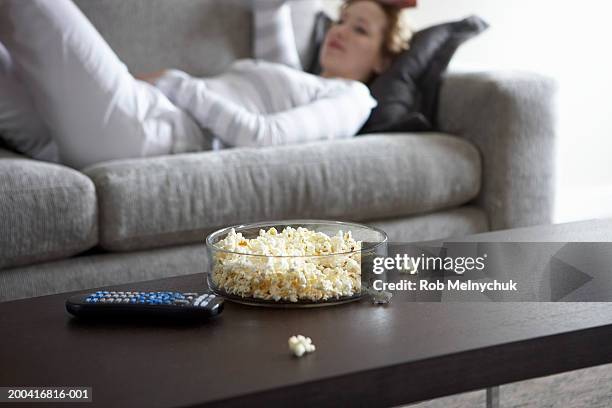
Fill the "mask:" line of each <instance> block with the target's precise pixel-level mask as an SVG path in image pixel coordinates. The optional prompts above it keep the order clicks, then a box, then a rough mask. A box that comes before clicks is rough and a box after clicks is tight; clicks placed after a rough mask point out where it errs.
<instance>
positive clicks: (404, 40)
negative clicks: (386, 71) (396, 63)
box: [340, 0, 412, 59]
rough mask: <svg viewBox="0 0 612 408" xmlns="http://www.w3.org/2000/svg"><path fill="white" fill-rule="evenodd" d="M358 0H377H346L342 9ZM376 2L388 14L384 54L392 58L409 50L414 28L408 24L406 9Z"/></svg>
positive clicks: (383, 45)
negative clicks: (405, 14) (405, 15)
mask: <svg viewBox="0 0 612 408" xmlns="http://www.w3.org/2000/svg"><path fill="white" fill-rule="evenodd" d="M358 1H375V0H345V1H344V3H343V4H342V6H341V8H340V9H341V11H342V10H345V9H346V8H347V7H349V6H350V5H351V4H353V3H357V2H358ZM375 2H376V4H378V5H379V6H380V8H381V9H382V10H383V11H384V12H385V16H387V27H386V30H385V33H384V37H383V43H382V47H383V55H384V56H385V57H389V58H391V59H393V58H395V57H396V56H397V55H398V54H400V53H401V52H402V51H405V50H407V49H408V48H409V47H410V38H411V37H412V30H411V29H410V27H409V26H408V24H407V22H406V19H405V18H404V11H405V9H400V8H398V7H395V6H392V5H389V4H384V3H380V2H377V1H375Z"/></svg>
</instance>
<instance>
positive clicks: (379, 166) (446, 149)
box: [85, 133, 481, 251]
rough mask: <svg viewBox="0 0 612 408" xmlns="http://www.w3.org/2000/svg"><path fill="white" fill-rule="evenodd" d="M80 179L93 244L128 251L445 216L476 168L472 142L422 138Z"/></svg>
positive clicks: (205, 158) (467, 192)
mask: <svg viewBox="0 0 612 408" xmlns="http://www.w3.org/2000/svg"><path fill="white" fill-rule="evenodd" d="M85 173H86V174H87V175H88V176H89V177H90V178H91V179H92V180H93V182H94V184H95V186H96V192H97V195H98V208H99V220H100V221H99V225H100V246H101V247H103V248H104V249H106V250H109V251H129V250H138V249H146V248H153V247H163V246H170V245H179V244H186V243H192V242H200V243H202V244H203V243H204V238H205V237H206V234H207V233H208V232H211V231H212V230H215V229H217V228H222V227H227V226H229V225H233V224H240V223H244V222H255V221H269V220H278V219H292V218H317V219H340V220H353V221H369V220H376V219H387V218H393V217H402V216H409V215H416V214H420V213H426V212H433V211H437V210H440V209H445V208H453V207H456V206H458V205H461V204H464V203H466V202H468V201H470V200H471V199H472V198H474V197H475V196H476V194H478V191H479V189H480V174H481V167H480V156H479V153H478V151H477V150H476V149H475V148H474V147H473V146H472V145H471V144H469V143H467V142H465V141H464V140H462V139H460V138H457V137H454V136H449V135H443V134H435V133H426V134H422V135H410V134H403V135H398V134H393V135H392V134H388V135H384V134H379V135H374V136H364V137H360V138H358V139H349V140H332V141H328V142H324V143H321V142H316V143H304V144H300V145H295V146H280V147H270V148H263V149H262V148H252V149H251V148H249V149H246V148H242V149H226V150H222V151H218V152H214V151H213V152H203V153H195V154H181V155H174V156H161V157H152V158H148V159H131V160H116V161H112V162H106V163H99V164H97V165H94V166H92V167H90V168H88V169H86V170H85ZM202 248H203V247H202Z"/></svg>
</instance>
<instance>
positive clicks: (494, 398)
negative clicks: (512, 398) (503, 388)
mask: <svg viewBox="0 0 612 408" xmlns="http://www.w3.org/2000/svg"><path fill="white" fill-rule="evenodd" d="M487 408H499V386H498V385H496V386H495V387H489V388H487Z"/></svg>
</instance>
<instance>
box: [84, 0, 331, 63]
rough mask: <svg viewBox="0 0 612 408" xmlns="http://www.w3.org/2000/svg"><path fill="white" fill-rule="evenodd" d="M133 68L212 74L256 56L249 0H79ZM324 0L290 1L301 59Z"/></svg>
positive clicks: (306, 57)
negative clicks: (174, 69)
mask: <svg viewBox="0 0 612 408" xmlns="http://www.w3.org/2000/svg"><path fill="white" fill-rule="evenodd" d="M75 3H76V5H77V6H78V7H79V8H80V9H81V11H83V13H84V14H85V15H86V16H87V17H88V18H89V19H90V20H91V22H92V23H93V25H94V26H95V27H96V29H97V30H98V31H99V32H100V34H102V36H103V37H104V39H105V40H106V41H107V42H108V43H109V45H110V46H111V48H112V49H113V50H114V51H115V52H116V53H117V55H118V56H119V58H120V59H121V61H123V62H125V64H126V65H127V66H128V68H129V69H130V71H131V72H133V73H141V72H152V71H157V70H160V69H166V68H177V69H180V70H182V71H186V72H189V73H190V74H192V75H213V74H217V73H219V72H221V71H223V70H224V69H225V68H227V66H228V65H229V64H230V63H231V62H233V61H234V60H236V59H239V58H248V57H251V56H252V44H251V42H252V36H251V11H250V10H251V9H250V7H251V6H250V2H249V1H246V0H223V1H221V0H181V1H168V0H130V1H116V0H75ZM320 8H321V4H320V0H308V1H295V2H294V1H292V2H291V9H292V13H291V14H292V17H293V23H294V24H293V26H294V29H295V38H296V43H297V46H298V50H299V52H300V56H301V57H302V60H303V61H309V60H310V59H311V54H312V51H311V48H312V47H311V46H310V39H311V33H312V28H313V25H314V15H315V14H316V12H317V11H318V10H320ZM228 28H229V29H228Z"/></svg>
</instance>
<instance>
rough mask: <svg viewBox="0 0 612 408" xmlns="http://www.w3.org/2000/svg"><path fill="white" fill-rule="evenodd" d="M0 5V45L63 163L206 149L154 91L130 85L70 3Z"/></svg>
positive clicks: (10, 1) (12, 0)
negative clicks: (10, 58)
mask: <svg viewBox="0 0 612 408" xmlns="http://www.w3.org/2000/svg"><path fill="white" fill-rule="evenodd" d="M0 5H1V6H0V7H1V9H0V42H2V43H3V44H4V45H5V46H6V47H7V49H8V50H9V53H10V54H11V57H12V59H13V62H14V64H15V70H16V72H17V73H18V75H19V76H20V77H21V79H22V80H23V82H24V83H25V84H26V86H27V87H28V90H29V92H30V95H31V96H32V98H33V100H34V103H35V105H36V109H37V111H38V113H39V114H40V115H41V117H42V119H43V121H44V122H45V123H46V124H47V126H48V128H49V129H50V131H51V134H52V137H53V139H54V140H55V141H56V143H57V145H58V147H59V151H60V157H61V159H62V161H63V162H64V163H66V164H68V165H70V166H73V167H77V168H82V167H85V166H88V165H91V164H93V163H97V162H100V161H105V160H113V159H123V158H134V157H146V156H155V155H163V154H170V153H180V152H186V151H197V150H202V149H203V148H205V146H206V143H205V140H204V136H203V134H202V131H201V129H200V128H199V127H198V126H197V125H196V124H195V123H194V122H193V120H192V119H191V118H190V117H189V115H188V114H186V113H185V112H183V111H182V110H181V109H179V108H177V107H176V106H175V105H173V104H172V103H171V102H170V101H169V100H168V99H167V98H166V97H165V96H164V95H163V94H162V93H161V92H160V91H159V90H158V89H157V88H155V87H154V86H152V85H149V84H148V83H145V82H142V81H138V80H136V79H134V78H133V77H132V75H130V73H129V72H128V70H127V68H126V66H125V65H124V64H123V63H122V62H121V61H120V60H119V58H118V57H117V56H116V55H115V53H114V52H113V51H112V50H111V48H110V47H109V46H108V44H107V43H106V42H105V41H104V39H103V38H102V37H101V36H100V34H99V33H98V32H97V31H96V29H95V28H94V27H93V25H91V23H90V22H89V21H88V20H87V18H86V17H85V16H84V15H83V14H82V13H81V11H80V10H79V9H78V8H77V7H76V6H75V5H74V4H73V3H72V2H71V1H70V0H25V1H24V0H2V1H1V2H0Z"/></svg>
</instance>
